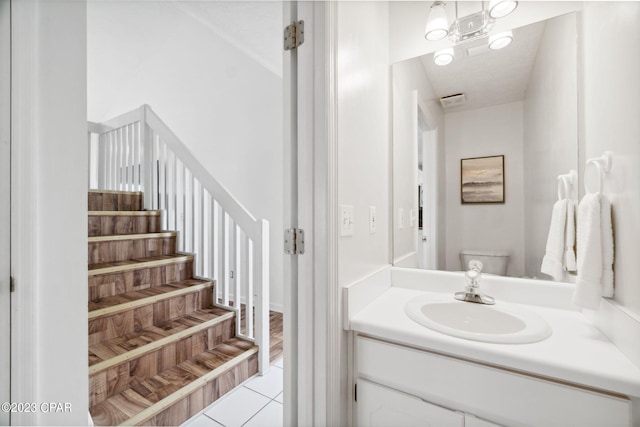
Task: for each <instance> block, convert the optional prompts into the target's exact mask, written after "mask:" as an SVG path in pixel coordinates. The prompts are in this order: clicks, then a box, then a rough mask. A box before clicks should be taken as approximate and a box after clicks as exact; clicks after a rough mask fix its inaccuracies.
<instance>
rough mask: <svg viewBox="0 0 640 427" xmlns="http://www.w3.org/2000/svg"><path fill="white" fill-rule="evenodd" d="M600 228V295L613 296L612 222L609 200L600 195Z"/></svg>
mask: <svg viewBox="0 0 640 427" xmlns="http://www.w3.org/2000/svg"><path fill="white" fill-rule="evenodd" d="M600 229H601V230H602V234H601V235H602V296H605V297H612V296H613V253H614V246H613V224H612V222H611V202H609V199H607V198H606V196H604V195H601V196H600Z"/></svg>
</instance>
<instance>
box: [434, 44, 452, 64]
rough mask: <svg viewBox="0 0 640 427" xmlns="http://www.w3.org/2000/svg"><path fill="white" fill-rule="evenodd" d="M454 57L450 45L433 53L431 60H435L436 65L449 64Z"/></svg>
mask: <svg viewBox="0 0 640 427" xmlns="http://www.w3.org/2000/svg"><path fill="white" fill-rule="evenodd" d="M454 58H455V54H454V53H453V48H452V47H449V48H446V49H441V50H439V51H437V52H436V53H434V54H433V62H435V63H436V65H449V64H451V63H452V62H453V59H454Z"/></svg>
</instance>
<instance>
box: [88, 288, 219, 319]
mask: <svg viewBox="0 0 640 427" xmlns="http://www.w3.org/2000/svg"><path fill="white" fill-rule="evenodd" d="M210 286H213V282H212V281H211V280H204V279H187V280H183V281H181V282H174V283H168V284H166V285H162V286H154V287H151V288H145V289H140V290H137V291H132V292H126V293H122V294H118V295H113V296H108V297H103V298H97V299H94V300H92V301H89V319H93V318H96V317H99V316H102V315H105V314H113V313H117V312H119V311H124V310H128V309H131V308H134V307H139V306H141V305H146V304H151V303H153V302H156V301H160V300H162V299H167V298H171V297H174V296H177V295H182V294H185V293H188V292H196V291H197V290H199V289H203V288H204V287H210Z"/></svg>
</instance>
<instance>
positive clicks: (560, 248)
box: [540, 199, 568, 280]
mask: <svg viewBox="0 0 640 427" xmlns="http://www.w3.org/2000/svg"><path fill="white" fill-rule="evenodd" d="M567 205H568V200H567V199H562V200H558V201H557V202H556V203H555V204H554V205H553V210H552V211H551V225H550V226H549V235H548V236H547V246H546V253H545V255H544V258H542V267H541V268H540V271H542V272H543V273H545V274H548V275H550V276H551V277H553V279H554V280H562V278H563V276H564V266H563V259H564V253H565V243H564V239H565V227H566V222H567Z"/></svg>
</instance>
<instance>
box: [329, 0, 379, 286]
mask: <svg viewBox="0 0 640 427" xmlns="http://www.w3.org/2000/svg"><path fill="white" fill-rule="evenodd" d="M388 10H389V7H388V4H387V3H386V2H340V3H339V4H338V75H339V78H338V203H339V204H340V205H350V206H353V207H354V234H353V235H352V236H345V237H341V238H340V241H339V243H338V253H339V265H338V280H339V283H340V285H347V284H350V283H352V282H354V281H356V280H358V279H361V278H362V277H364V276H366V275H368V274H370V273H371V272H373V271H375V270H376V269H378V268H380V267H381V266H384V265H386V264H389V262H390V239H391V234H390V229H389V218H390V217H389V209H390V206H391V200H390V198H389V192H390V191H389V190H390V166H391V165H390V161H391V160H390V159H391V153H390V150H391V145H390V132H391V129H390V120H391V116H390V114H391V105H390V103H391V99H390V95H391V94H390V66H389V51H388V49H387V46H388V40H389V32H388V27H389V11H388ZM369 206H375V207H376V209H377V216H378V218H377V231H376V233H375V234H370V233H369V225H368V224H369Z"/></svg>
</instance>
